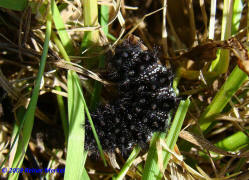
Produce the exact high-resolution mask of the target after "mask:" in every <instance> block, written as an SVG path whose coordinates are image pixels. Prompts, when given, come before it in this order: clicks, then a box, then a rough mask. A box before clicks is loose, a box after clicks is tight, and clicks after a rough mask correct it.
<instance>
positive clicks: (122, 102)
mask: <svg viewBox="0 0 249 180" xmlns="http://www.w3.org/2000/svg"><path fill="white" fill-rule="evenodd" d="M106 79H107V80H109V81H111V82H114V83H115V84H116V85H117V88H118V97H117V98H116V99H115V100H114V101H112V102H110V103H109V104H105V105H100V106H99V107H98V108H97V110H96V111H95V112H93V113H92V114H91V116H92V119H93V122H94V125H95V128H96V132H97V134H98V136H99V139H100V143H101V145H102V148H103V150H104V151H107V152H113V151H114V150H115V149H116V148H119V149H120V150H121V152H123V153H125V152H127V151H130V150H131V149H132V147H133V146H134V145H135V144H138V145H140V146H141V147H143V148H145V147H147V146H148V141H149V140H150V138H151V136H152V134H153V132H155V131H160V132H163V131H165V129H166V128H167V127H168V126H169V124H168V119H169V117H168V115H169V112H170V111H171V110H172V109H174V108H175V107H176V106H177V104H178V98H177V97H176V94H175V92H174V90H173V88H172V81H173V73H172V71H170V70H169V69H167V68H166V67H165V66H162V65H161V64H159V63H158V58H157V55H156V53H154V52H152V51H149V50H147V49H145V48H144V46H143V44H142V43H141V42H140V41H138V40H134V37H130V38H128V39H127V40H126V41H124V42H123V43H122V44H120V45H118V46H117V47H116V49H115V55H114V56H113V57H112V58H111V59H110V62H109V64H108V72H107V75H106ZM85 129H86V139H85V148H86V149H87V150H90V151H93V152H96V151H97V144H96V142H95V139H94V137H93V133H92V129H91V126H90V124H89V122H88V121H86V124H85Z"/></svg>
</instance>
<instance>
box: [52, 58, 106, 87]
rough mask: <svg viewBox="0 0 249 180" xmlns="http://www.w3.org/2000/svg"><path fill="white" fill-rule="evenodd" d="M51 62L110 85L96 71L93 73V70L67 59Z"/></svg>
mask: <svg viewBox="0 0 249 180" xmlns="http://www.w3.org/2000/svg"><path fill="white" fill-rule="evenodd" d="M53 64H54V65H56V66H57V67H60V68H64V69H67V70H73V71H75V72H77V73H80V74H82V75H84V76H86V77H90V78H92V79H94V80H96V81H99V82H101V83H103V84H106V85H110V83H109V82H107V81H105V80H103V79H101V78H100V77H99V76H98V75H97V74H96V73H94V72H92V71H90V70H88V69H86V68H84V67H82V66H79V65H77V64H74V63H71V62H68V61H64V60H60V61H56V62H53Z"/></svg>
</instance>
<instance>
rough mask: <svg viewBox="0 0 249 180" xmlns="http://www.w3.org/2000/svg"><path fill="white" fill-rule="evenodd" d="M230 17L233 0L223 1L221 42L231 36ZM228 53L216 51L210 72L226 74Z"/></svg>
mask: <svg viewBox="0 0 249 180" xmlns="http://www.w3.org/2000/svg"><path fill="white" fill-rule="evenodd" d="M232 15H233V0H224V8H223V16H222V26H221V27H222V28H221V40H226V39H228V38H229V37H230V36H231V28H232ZM229 53H230V51H229V50H227V49H222V50H220V51H218V54H219V55H218V56H217V58H216V60H214V61H213V62H212V64H211V66H210V71H214V72H216V73H217V74H218V75H219V74H223V73H226V72H227V69H228V66H229V62H230V57H229Z"/></svg>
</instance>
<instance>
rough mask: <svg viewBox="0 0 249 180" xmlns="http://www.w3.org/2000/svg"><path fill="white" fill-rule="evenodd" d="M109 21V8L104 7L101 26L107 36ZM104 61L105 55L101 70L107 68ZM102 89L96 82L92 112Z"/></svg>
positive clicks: (101, 13) (102, 57)
mask: <svg viewBox="0 0 249 180" xmlns="http://www.w3.org/2000/svg"><path fill="white" fill-rule="evenodd" d="M108 19H109V7H108V6H104V5H102V6H101V7H100V25H101V26H102V27H104V28H103V32H104V33H105V35H107V34H108V26H105V25H106V24H107V23H108ZM104 59H105V57H104V56H103V55H102V56H100V57H99V68H103V67H104V66H105V62H104ZM101 89H102V84H101V83H100V82H97V81H95V82H94V87H93V92H92V97H91V103H90V109H91V110H94V109H95V108H96V106H97V104H98V103H99V100H100V93H101Z"/></svg>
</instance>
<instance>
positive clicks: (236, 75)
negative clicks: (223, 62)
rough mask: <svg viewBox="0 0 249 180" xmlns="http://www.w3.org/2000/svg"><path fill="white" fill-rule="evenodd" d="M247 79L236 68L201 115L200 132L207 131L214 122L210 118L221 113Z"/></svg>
mask: <svg viewBox="0 0 249 180" xmlns="http://www.w3.org/2000/svg"><path fill="white" fill-rule="evenodd" d="M247 79H248V77H247V75H246V74H245V73H244V72H243V71H242V70H240V69H239V68H238V67H237V66H236V67H235V68H234V70H233V71H232V73H231V74H230V75H229V77H228V79H227V80H226V82H225V83H224V84H223V86H222V87H221V89H220V90H219V91H218V93H217V94H216V96H215V97H214V99H213V100H212V102H211V104H210V105H209V106H208V107H207V108H206V109H205V111H204V112H203V113H202V115H201V117H200V120H199V124H200V127H201V130H203V131H205V130H207V128H208V127H209V126H210V125H211V123H212V122H213V120H214V118H212V117H213V116H214V115H216V114H218V113H220V112H222V110H223V109H224V107H225V106H226V105H227V103H228V102H229V101H230V99H231V98H232V96H233V95H234V94H235V93H236V92H237V91H238V89H239V88H240V87H241V85H242V84H243V83H244V82H245V81H246V80H247Z"/></svg>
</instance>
